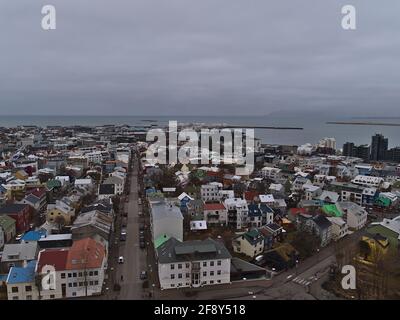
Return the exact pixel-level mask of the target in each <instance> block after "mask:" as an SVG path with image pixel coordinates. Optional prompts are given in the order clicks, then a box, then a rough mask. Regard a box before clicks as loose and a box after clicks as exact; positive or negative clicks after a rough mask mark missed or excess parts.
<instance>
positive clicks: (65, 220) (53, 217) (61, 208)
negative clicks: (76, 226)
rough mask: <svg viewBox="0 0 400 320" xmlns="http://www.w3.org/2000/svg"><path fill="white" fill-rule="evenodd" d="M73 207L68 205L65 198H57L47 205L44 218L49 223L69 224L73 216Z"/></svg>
mask: <svg viewBox="0 0 400 320" xmlns="http://www.w3.org/2000/svg"><path fill="white" fill-rule="evenodd" d="M75 212H76V210H75V208H73V207H72V206H70V205H69V204H68V203H67V201H65V198H63V199H62V200H57V201H56V203H55V204H49V205H47V213H46V220H47V221H48V222H50V223H61V224H63V225H70V224H71V222H72V219H73V218H74V217H75Z"/></svg>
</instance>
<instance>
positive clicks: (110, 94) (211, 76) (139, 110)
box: [0, 0, 400, 115]
mask: <svg viewBox="0 0 400 320" xmlns="http://www.w3.org/2000/svg"><path fill="white" fill-rule="evenodd" d="M50 2H52V4H53V5H55V6H56V9H57V30H56V31H50V32H44V31H42V30H41V28H40V20H41V14H40V10H41V7H42V6H43V5H45V4H48V3H47V2H46V3H45V2H44V1H32V0H18V1H12V0H3V1H2V3H1V4H0V38H1V39H2V41H0V52H1V60H0V114H33V113H37V114H96V115H99V114H121V115H125V114H131V115H160V114H162V115H177V114H181V115H191V114H196V115H207V114H215V113H216V114H220V115H224V114H227V113H229V115H243V114H252V115H253V114H255V115H257V114H259V115H264V114H268V113H270V112H274V111H276V110H279V109H284V110H301V109H307V110H332V109H334V110H338V111H341V112H346V113H348V114H359V113H360V112H362V113H363V114H374V113H376V110H377V108H379V112H382V111H385V113H393V114H396V115H399V114H400V112H399V111H398V103H399V98H400V88H399V84H400V81H399V80H400V72H399V71H400V61H399V59H398V57H399V53H400V37H399V30H400V21H399V19H398V12H399V10H400V3H399V2H398V1H397V0H386V1H385V5H384V6H383V5H382V4H380V3H379V2H378V1H375V0H364V1H361V0H352V1H339V0H327V1H320V0H302V1H293V0H274V1H266V0H254V1H244V0H217V1H215V0H202V1H199V0H168V1H165V0H134V1H126V0H114V1H105V0H96V1H88V0H69V1H64V0H52V1H50ZM349 2H351V3H352V4H353V5H355V6H356V8H357V13H358V16H357V17H358V29H357V30H356V31H347V32H346V31H344V30H342V29H341V27H340V20H341V14H340V9H341V6H342V5H345V4H348V3H349Z"/></svg>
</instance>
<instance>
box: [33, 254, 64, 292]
mask: <svg viewBox="0 0 400 320" xmlns="http://www.w3.org/2000/svg"><path fill="white" fill-rule="evenodd" d="M68 252H69V250H68V249H65V248H59V249H45V250H41V251H39V254H38V259H37V260H38V263H37V265H36V270H35V272H36V274H37V275H38V276H48V277H49V279H48V283H47V286H41V288H40V298H41V299H42V300H53V299H62V298H66V297H67V281H68V276H67V272H66V265H67V259H68Z"/></svg>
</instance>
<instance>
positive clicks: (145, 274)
mask: <svg viewBox="0 0 400 320" xmlns="http://www.w3.org/2000/svg"><path fill="white" fill-rule="evenodd" d="M146 279H147V271H142V272H141V273H140V280H146Z"/></svg>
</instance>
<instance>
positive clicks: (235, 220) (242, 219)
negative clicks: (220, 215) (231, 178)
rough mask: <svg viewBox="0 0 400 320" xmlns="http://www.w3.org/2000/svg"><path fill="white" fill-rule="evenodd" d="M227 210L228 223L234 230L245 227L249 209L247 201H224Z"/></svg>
mask: <svg viewBox="0 0 400 320" xmlns="http://www.w3.org/2000/svg"><path fill="white" fill-rule="evenodd" d="M224 204H225V208H227V209H228V222H229V223H230V224H231V225H233V226H234V227H235V228H236V229H242V228H243V227H245V226H246V225H247V218H248V215H249V208H248V206H247V201H246V200H244V199H241V198H229V199H225V201H224Z"/></svg>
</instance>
